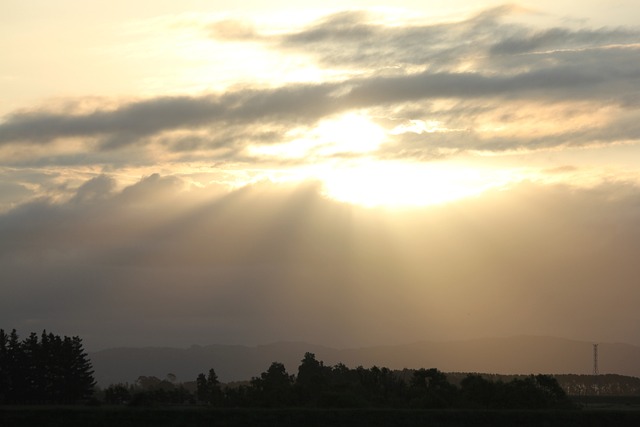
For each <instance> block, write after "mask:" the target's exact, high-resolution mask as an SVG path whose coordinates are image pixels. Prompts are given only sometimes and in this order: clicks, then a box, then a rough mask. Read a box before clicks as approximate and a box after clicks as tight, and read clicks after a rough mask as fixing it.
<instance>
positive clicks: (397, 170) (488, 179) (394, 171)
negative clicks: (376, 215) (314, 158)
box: [322, 161, 520, 207]
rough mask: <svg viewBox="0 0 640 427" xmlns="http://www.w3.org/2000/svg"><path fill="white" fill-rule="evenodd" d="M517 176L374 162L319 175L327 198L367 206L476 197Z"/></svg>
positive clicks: (502, 172) (423, 202)
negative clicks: (322, 175)
mask: <svg viewBox="0 0 640 427" xmlns="http://www.w3.org/2000/svg"><path fill="white" fill-rule="evenodd" d="M519 179H520V178H519V177H518V176H517V175H516V174H514V173H513V172H510V171H501V172H500V171H496V170H482V169H476V168H469V167H464V166H460V165H451V164H414V163H399V162H394V163H392V162H375V161H370V162H367V163H364V164H360V165H357V166H353V167H347V168H342V169H334V170H333V171H332V172H331V173H330V174H328V175H327V176H324V177H322V181H323V182H324V188H325V194H326V195H327V196H328V197H330V198H332V199H335V200H339V201H343V202H347V203H353V204H357V205H362V206H367V207H374V206H386V207H411V206H428V205H436V204H442V203H447V202H451V201H455V200H458V199H462V198H466V197H472V196H477V195H479V194H481V193H482V192H484V191H486V190H488V189H489V188H495V187H501V186H504V185H506V184H508V183H510V182H514V181H517V180H519Z"/></svg>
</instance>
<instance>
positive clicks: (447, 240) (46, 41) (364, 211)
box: [0, 0, 640, 350]
mask: <svg viewBox="0 0 640 427" xmlns="http://www.w3.org/2000/svg"><path fill="white" fill-rule="evenodd" d="M239 3H240V4H239V5H237V6H233V5H230V3H229V2H228V1H226V2H223V1H217V0H213V1H197V0H181V1H168V0H164V1H161V0H158V1H137V2H129V1H124V0H111V1H109V2H86V1H80V0H59V1H56V2H51V1H47V0H31V1H29V2H25V1H18V0H4V1H3V2H2V3H1V4H0V52H2V55H0V93H1V94H2V96H1V97H0V98H1V102H0V271H2V274H1V277H0V287H1V288H0V291H1V294H2V298H0V327H1V328H4V329H12V328H16V329H18V331H19V332H20V333H21V334H22V335H26V334H28V333H29V332H30V331H38V332H39V331H41V330H43V329H46V330H48V331H52V332H54V333H57V334H67V335H79V336H81V337H82V338H83V340H84V342H85V346H86V347H87V348H88V349H90V350H98V349H103V348H108V347H120V346H189V345H191V344H214V343H220V344H245V345H255V344H264V343H270V342H276V341H305V342H310V343H314V344H322V345H330V346H336V347H358V346H366V345H381V344H397V343H409V342H415V341H421V340H458V339H471V338H480V337H498V336H513V335H549V336H558V337H564V338H571V339H578V340H585V341H590V342H627V343H631V344H635V345H640V311H638V310H637V307H638V305H639V304H640V286H638V285H637V284H638V277H640V263H639V262H638V259H640V167H639V165H640V60H639V58H640V55H639V54H640V24H639V22H638V19H637V17H638V16H640V5H639V4H638V2H637V1H635V0H619V1H611V0H607V1H604V0H586V1H569V0H553V1H551V0H539V1H520V2H513V3H505V2H499V1H491V0H486V1H482V0H477V1H475V0H472V1H462V0H449V1H444V0H441V1H439V0H433V1H404V0H396V1H394V2H387V4H384V3H378V2H371V1H332V0H324V1H306V2H300V1H295V2H294V1H290V0H275V1H271V2H259V1H245V2H239Z"/></svg>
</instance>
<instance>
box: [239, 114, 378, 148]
mask: <svg viewBox="0 0 640 427" xmlns="http://www.w3.org/2000/svg"><path fill="white" fill-rule="evenodd" d="M289 135H290V136H291V137H292V138H293V139H292V140H291V141H289V142H284V143H281V144H273V145H262V146H254V147H251V148H250V150H249V152H250V154H252V155H263V156H264V155H266V156H276V157H279V158H287V159H301V158H307V159H308V158H309V157H320V158H322V157H332V156H335V155H340V154H349V153H352V154H353V153H357V154H363V153H368V152H372V151H375V150H377V149H378V147H379V146H380V144H382V142H383V141H384V139H385V131H384V129H382V128H381V127H380V126H378V125H377V124H375V123H374V122H373V121H371V119H369V118H368V117H366V116H365V115H363V114H357V113H348V114H344V115H341V116H339V117H336V118H332V119H327V120H322V121H321V122H320V123H318V125H317V126H316V127H315V128H312V129H296V130H294V131H292V132H290V133H289Z"/></svg>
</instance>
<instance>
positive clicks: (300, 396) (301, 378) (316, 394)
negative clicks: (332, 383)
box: [295, 352, 331, 406]
mask: <svg viewBox="0 0 640 427" xmlns="http://www.w3.org/2000/svg"><path fill="white" fill-rule="evenodd" d="M330 373H331V370H330V369H328V368H326V367H325V366H324V365H323V363H322V362H319V361H317V360H316V356H315V354H313V353H309V352H307V353H305V355H304V357H303V359H302V361H301V363H300V366H298V375H297V376H296V382H295V393H296V397H297V400H298V403H300V404H302V405H309V406H317V405H318V403H319V400H320V399H321V398H322V396H323V395H324V394H325V393H326V392H327V388H328V385H329V384H328V382H329V375H330Z"/></svg>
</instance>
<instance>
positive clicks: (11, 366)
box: [0, 329, 95, 404]
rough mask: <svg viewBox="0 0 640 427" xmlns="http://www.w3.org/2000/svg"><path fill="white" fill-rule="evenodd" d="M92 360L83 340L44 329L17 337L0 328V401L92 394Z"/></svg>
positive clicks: (44, 400)
mask: <svg viewBox="0 0 640 427" xmlns="http://www.w3.org/2000/svg"><path fill="white" fill-rule="evenodd" d="M94 387H95V380H94V378H93V370H92V366H91V362H90V360H89V358H88V356H87V354H86V353H85V351H84V349H83V346H82V340H81V339H80V338H79V337H77V336H74V337H68V336H64V337H60V336H59V335H54V334H52V333H47V332H46V331H43V332H42V334H41V335H40V337H38V335H37V334H36V333H35V332H32V333H31V334H30V335H29V336H28V337H27V338H25V339H24V340H20V338H19V336H18V334H17V332H16V330H15V329H14V330H12V331H11V333H9V334H7V333H5V331H4V330H3V329H0V404H6V403H11V404H25V403H27V404H43V403H76V402H79V401H82V400H87V399H89V398H91V397H92V395H93V392H94Z"/></svg>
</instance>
